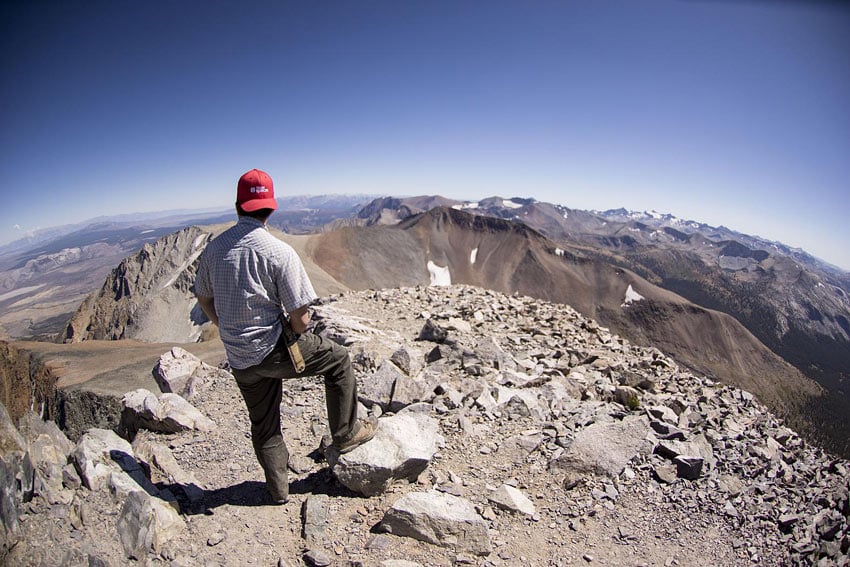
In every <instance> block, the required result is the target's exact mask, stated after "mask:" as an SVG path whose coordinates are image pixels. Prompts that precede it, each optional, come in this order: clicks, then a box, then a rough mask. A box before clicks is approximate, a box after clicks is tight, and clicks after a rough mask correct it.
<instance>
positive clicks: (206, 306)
mask: <svg viewBox="0 0 850 567" xmlns="http://www.w3.org/2000/svg"><path fill="white" fill-rule="evenodd" d="M198 305H200V306H201V309H202V310H203V312H204V313H205V314H206V316H207V318H208V319H209V320H210V321H212V322H213V325H215V326H216V327H218V313H216V312H215V301H214V300H213V298H212V297H204V296H202V295H199V296H198Z"/></svg>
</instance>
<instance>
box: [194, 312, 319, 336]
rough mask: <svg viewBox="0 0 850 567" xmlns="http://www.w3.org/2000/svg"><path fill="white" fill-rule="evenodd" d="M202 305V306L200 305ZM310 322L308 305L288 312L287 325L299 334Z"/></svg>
mask: <svg viewBox="0 0 850 567" xmlns="http://www.w3.org/2000/svg"><path fill="white" fill-rule="evenodd" d="M202 307H203V306H202ZM309 322H310V306H309V305H305V306H303V307H299V308H298V309H295V310H293V311H290V312H289V325H290V326H291V327H292V330H293V331H295V332H296V333H298V334H299V335H300V334H301V333H303V332H304V331H306V330H307V324H308V323H309Z"/></svg>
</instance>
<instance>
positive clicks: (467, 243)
mask: <svg viewBox="0 0 850 567" xmlns="http://www.w3.org/2000/svg"><path fill="white" fill-rule="evenodd" d="M313 239H314V240H313V241H312V242H310V244H309V245H308V246H307V247H306V248H305V251H306V252H307V253H309V254H310V255H311V256H312V260H313V261H315V263H316V264H318V265H319V266H321V267H322V268H323V269H324V270H325V271H326V272H327V273H328V274H330V275H331V276H333V277H334V278H336V279H337V280H338V281H339V282H341V283H342V284H344V285H346V286H348V287H350V288H352V289H369V288H376V287H396V286H410V285H428V284H429V283H431V276H430V274H429V269H428V263H429V262H432V263H433V264H436V265H437V266H439V267H441V268H447V269H448V272H449V273H450V275H451V282H452V283H462V284H469V285H476V286H481V287H485V288H488V289H493V290H496V291H501V292H505V293H519V294H523V295H528V296H531V297H536V298H540V299H545V300H548V301H554V302H558V303H566V304H569V305H571V306H572V307H574V308H575V309H576V310H578V311H579V312H581V313H582V314H583V315H585V316H588V317H592V318H594V319H597V320H598V321H599V322H600V323H602V324H604V325H606V326H609V327H611V328H612V329H614V330H615V331H616V332H617V333H619V334H622V335H624V336H626V337H628V338H630V339H632V340H635V341H637V342H639V343H641V344H648V345H654V346H657V347H659V348H661V349H662V350H664V351H665V352H667V353H668V354H670V355H672V356H673V357H675V358H676V359H677V360H678V361H680V362H681V363H684V364H687V365H688V366H690V367H692V368H693V369H695V370H697V371H699V372H701V373H704V374H706V375H709V376H713V377H715V378H717V379H720V380H722V381H725V382H728V383H732V384H735V385H737V386H739V387H742V388H744V389H747V390H749V391H752V392H753V393H754V394H756V395H757V396H759V398H760V399H762V400H763V401H764V402H765V403H767V404H768V405H769V406H771V407H772V408H773V409H774V411H776V412H778V413H780V414H781V415H784V416H790V415H797V414H799V412H800V411H801V409H800V408H801V407H802V405H803V404H805V403H806V402H808V401H809V400H810V399H811V398H812V397H815V396H817V395H819V394H820V392H821V390H820V388H819V387H818V386H817V385H816V384H815V383H814V382H812V381H811V380H809V379H807V378H806V377H804V376H803V375H802V374H801V373H800V372H799V371H798V370H796V369H795V368H793V367H792V366H791V365H789V364H788V363H786V362H785V361H783V360H782V359H781V358H779V357H778V356H776V355H775V354H774V353H772V352H771V351H770V350H769V349H767V348H766V347H765V346H764V345H763V344H762V343H761V342H759V341H758V339H756V338H755V337H754V336H753V335H752V334H751V333H750V332H749V331H747V330H746V329H745V328H744V327H743V326H741V325H740V324H739V323H738V322H737V321H736V320H735V319H734V318H732V317H730V316H728V315H725V314H722V313H719V312H716V311H711V310H708V309H704V308H701V307H699V306H697V305H694V304H692V303H690V302H688V301H686V300H685V299H683V298H681V297H680V296H678V295H676V294H674V293H672V292H669V291H666V290H664V289H661V288H659V287H657V286H655V285H653V284H651V283H649V282H648V281H646V280H644V279H643V278H641V277H640V276H638V275H636V274H634V273H633V272H630V271H628V270H625V269H622V268H617V267H615V266H612V265H610V264H607V263H604V262H600V261H597V260H593V259H589V258H587V257H585V256H583V255H581V252H580V251H579V250H578V249H573V250H567V249H561V248H558V247H557V246H556V245H555V244H554V243H552V242H551V241H549V240H548V239H546V238H545V237H543V236H542V235H540V234H539V233H537V232H536V231H534V230H532V229H530V228H528V227H527V226H525V225H522V224H518V223H513V222H509V221H504V220H501V219H495V218H491V217H484V216H475V215H470V214H468V213H465V212H463V211H458V210H454V209H448V208H436V209H433V210H431V211H429V212H427V213H424V214H422V215H419V216H416V217H412V218H410V219H407V220H405V221H403V222H402V223H400V224H398V225H395V226H391V227H387V226H374V227H364V228H349V229H344V230H340V231H337V232H333V233H326V234H322V235H316V236H315V237H313ZM629 286H631V289H632V290H633V291H634V292H636V293H637V294H639V295H640V296H641V297H642V298H643V299H641V300H638V301H634V302H632V303H629V304H627V305H624V303H625V299H626V294H627V290H628V288H629Z"/></svg>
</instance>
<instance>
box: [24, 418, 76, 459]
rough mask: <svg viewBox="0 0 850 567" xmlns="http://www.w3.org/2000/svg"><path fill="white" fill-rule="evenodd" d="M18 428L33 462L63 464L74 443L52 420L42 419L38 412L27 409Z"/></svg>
mask: <svg viewBox="0 0 850 567" xmlns="http://www.w3.org/2000/svg"><path fill="white" fill-rule="evenodd" d="M18 430H19V431H20V433H21V435H22V436H23V437H24V439H26V441H27V445H28V447H29V451H30V455H31V456H32V460H33V462H34V463H35V464H40V463H45V462H48V463H54V464H57V465H65V463H66V462H67V460H68V455H70V454H71V450H73V448H74V444H73V443H72V442H71V441H70V440H69V439H68V437H67V436H66V435H65V434H64V433H63V432H62V430H61V429H59V427H57V426H56V423H54V422H53V421H44V420H43V419H41V418H40V417H39V416H38V414H36V413H35V412H33V411H28V412H27V413H26V414H24V416H23V417H22V418H21V419H20V420H19V422H18Z"/></svg>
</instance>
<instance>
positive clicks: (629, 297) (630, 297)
mask: <svg viewBox="0 0 850 567" xmlns="http://www.w3.org/2000/svg"><path fill="white" fill-rule="evenodd" d="M643 299H646V298H645V297H644V296H642V295H641V294H639V293H638V292H636V291H635V288H633V287H632V284H629V287H627V288H626V298H625V299H624V300H623V304H622V305H620V307H625V306H627V305H629V304H631V303H634V302H636V301H641V300H643Z"/></svg>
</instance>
